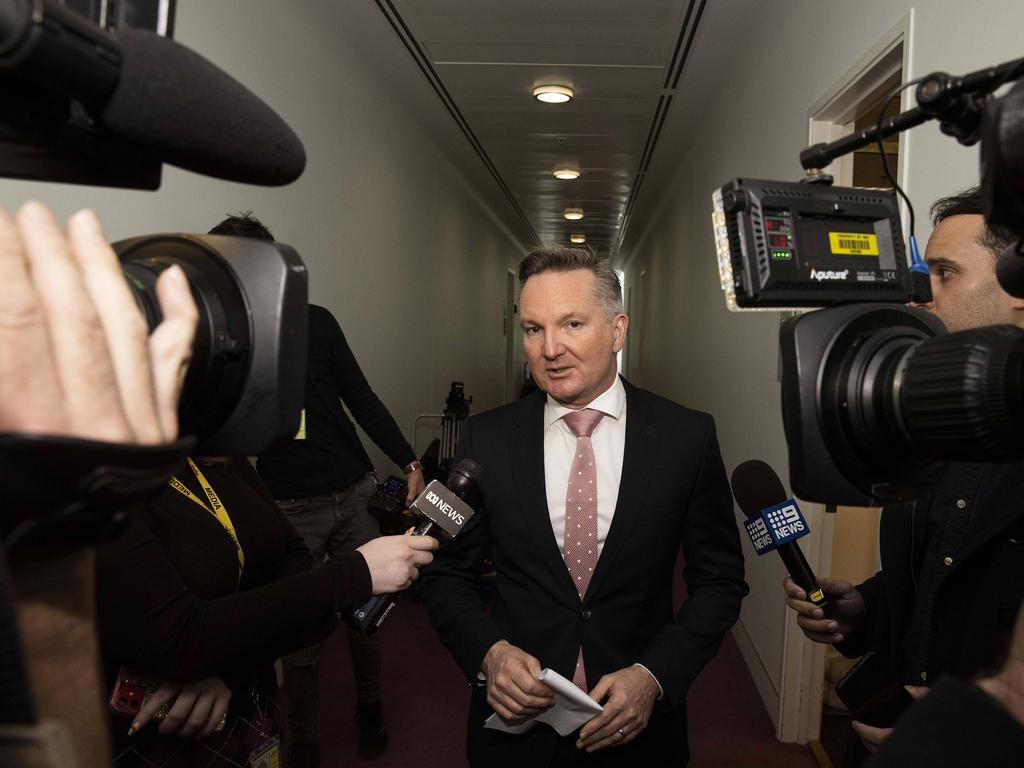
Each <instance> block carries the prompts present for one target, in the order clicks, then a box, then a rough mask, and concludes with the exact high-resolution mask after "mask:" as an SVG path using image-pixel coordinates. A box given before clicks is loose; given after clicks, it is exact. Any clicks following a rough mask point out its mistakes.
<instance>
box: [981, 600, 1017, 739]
mask: <svg viewBox="0 0 1024 768" xmlns="http://www.w3.org/2000/svg"><path fill="white" fill-rule="evenodd" d="M978 687H980V688H981V689H982V690H983V691H985V692H986V693H987V694H988V695H989V696H991V697H992V698H994V699H995V700H996V701H998V702H999V703H1000V704H1002V705H1003V706H1004V707H1005V708H1006V710H1007V711H1008V712H1009V713H1010V715H1011V716H1012V717H1014V718H1015V719H1016V720H1017V722H1018V723H1020V724H1021V727H1024V608H1022V609H1021V610H1020V611H1018V613H1017V623H1016V625H1015V626H1014V629H1013V639H1012V640H1011V641H1010V649H1009V651H1008V652H1007V655H1006V663H1004V664H1003V668H1002V669H1000V670H999V671H998V672H997V673H996V674H995V675H993V676H992V677H986V678H984V679H983V680H979V681H978Z"/></svg>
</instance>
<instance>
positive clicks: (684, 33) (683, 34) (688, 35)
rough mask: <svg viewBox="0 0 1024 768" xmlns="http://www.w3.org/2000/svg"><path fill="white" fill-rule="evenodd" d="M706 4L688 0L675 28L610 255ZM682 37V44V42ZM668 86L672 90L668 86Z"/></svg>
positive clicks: (626, 219) (625, 224)
mask: <svg viewBox="0 0 1024 768" xmlns="http://www.w3.org/2000/svg"><path fill="white" fill-rule="evenodd" d="M706 4H707V0H700V5H699V6H698V7H697V13H696V14H695V15H694V14H693V9H694V6H696V5H697V0H690V4H689V6H688V7H687V9H686V16H684V17H683V23H682V26H681V27H680V28H679V39H678V40H677V41H676V47H675V51H674V52H673V54H672V62H671V63H670V65H669V67H668V71H667V74H666V75H665V85H664V89H665V90H666V91H668V92H667V93H663V94H662V95H661V96H660V97H659V100H658V108H657V109H656V110H655V112H654V119H653V120H652V121H651V127H650V130H649V131H648V132H647V142H646V144H645V145H644V151H643V153H642V154H641V156H640V164H639V166H638V168H637V171H636V176H635V177H634V179H633V186H632V188H631V189H630V191H629V199H628V200H627V201H626V209H625V212H624V213H623V215H622V225H621V226H620V227H619V235H618V237H617V238H616V242H615V250H614V252H613V253H612V254H611V257H612V258H613V259H614V258H618V255H619V249H620V248H621V247H622V241H623V239H624V238H625V236H626V229H627V227H628V226H629V220H630V216H631V215H632V213H633V207H634V205H635V204H636V201H637V198H638V197H639V195H640V188H641V187H642V186H643V181H644V177H645V176H646V174H647V169H648V168H649V167H650V164H651V159H652V158H653V156H654V150H655V148H656V147H657V144H658V138H659V137H660V136H661V129H662V128H663V127H664V125H665V120H666V118H667V117H668V111H669V107H671V106H672V97H673V95H674V94H673V93H672V90H674V89H675V88H676V86H677V85H678V84H679V78H680V77H681V76H682V74H683V68H684V66H685V65H686V60H687V58H689V55H690V48H691V47H692V46H693V38H694V36H695V35H696V33H697V26H698V25H699V24H700V19H701V16H703V14H704V6H705V5H706ZM691 16H692V17H693V23H692V24H691V23H690V18H691ZM684 41H685V44H684ZM670 89H672V90H670Z"/></svg>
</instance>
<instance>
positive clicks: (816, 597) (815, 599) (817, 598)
mask: <svg viewBox="0 0 1024 768" xmlns="http://www.w3.org/2000/svg"><path fill="white" fill-rule="evenodd" d="M824 599H825V596H824V595H823V594H822V593H821V590H820V589H816V590H814V591H813V592H811V602H812V603H820V602H821V601H822V600H824Z"/></svg>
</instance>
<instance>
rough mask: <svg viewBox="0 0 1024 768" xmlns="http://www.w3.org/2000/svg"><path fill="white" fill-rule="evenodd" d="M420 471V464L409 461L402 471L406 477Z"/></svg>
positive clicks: (421, 467)
mask: <svg viewBox="0 0 1024 768" xmlns="http://www.w3.org/2000/svg"><path fill="white" fill-rule="evenodd" d="M422 469H423V465H422V464H420V463H419V462H418V461H410V462H409V463H408V464H406V465H405V467H404V468H403V469H402V471H403V472H405V474H407V475H411V474H412V473H413V472H417V471H420V470H422Z"/></svg>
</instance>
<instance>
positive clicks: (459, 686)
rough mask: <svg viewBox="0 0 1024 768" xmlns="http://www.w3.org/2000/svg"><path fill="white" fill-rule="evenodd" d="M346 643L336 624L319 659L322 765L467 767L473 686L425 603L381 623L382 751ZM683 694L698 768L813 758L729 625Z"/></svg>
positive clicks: (797, 767) (782, 764)
mask: <svg viewBox="0 0 1024 768" xmlns="http://www.w3.org/2000/svg"><path fill="white" fill-rule="evenodd" d="M345 643H346V639H345V633H344V632H336V633H335V634H334V636H333V637H332V638H331V639H330V640H329V641H328V642H327V643H326V645H325V649H324V655H323V658H322V662H321V674H320V684H321V759H322V762H321V765H322V766H323V768H341V767H342V766H379V767H380V768H460V766H465V765H466V757H465V741H466V724H465V723H466V707H467V705H468V702H469V686H468V685H467V684H466V682H465V680H464V679H463V677H462V674H461V672H460V671H459V670H458V668H457V667H456V666H455V663H454V662H453V661H452V659H451V657H450V656H449V655H448V652H447V651H446V650H445V649H444V648H443V647H442V646H441V644H440V643H439V642H438V640H437V636H436V635H435V634H434V631H433V630H432V629H431V628H430V625H429V624H428V623H427V619H426V614H425V612H424V611H423V608H422V606H420V605H418V604H415V603H413V602H411V601H408V600H406V601H403V602H400V603H399V604H398V606H396V608H395V609H394V611H393V612H392V613H391V615H390V616H389V617H388V620H387V623H386V624H385V632H384V690H385V701H384V711H385V715H386V717H387V722H388V727H389V730H390V732H391V746H390V748H389V750H388V753H387V754H386V755H385V756H384V757H383V758H381V759H380V760H374V761H368V760H360V759H359V758H358V757H357V756H356V731H355V725H354V723H353V722H352V713H353V702H354V701H355V692H354V688H353V684H352V672H351V668H350V664H349V659H348V649H347V648H346V647H345ZM687 703H688V707H689V715H690V722H689V730H690V751H691V753H692V760H691V761H690V765H691V766H693V768H712V767H713V768H731V767H733V766H744V767H747V766H750V767H751V768H753V767H754V766H756V767H757V768H775V767H776V766H778V767H779V768H802V766H807V767H808V768H815V766H816V765H817V763H816V762H815V761H814V759H813V757H812V756H811V753H810V751H809V750H808V749H807V748H806V747H803V746H799V745H795V744H781V743H779V742H778V741H776V740H775V738H774V735H773V729H772V725H771V721H770V720H769V718H768V713H767V712H766V711H765V708H764V706H763V705H762V703H761V699H760V697H759V696H758V694H757V690H756V688H755V687H754V682H753V680H752V679H751V677H750V673H749V672H747V668H746V666H745V665H744V663H743V659H742V657H741V656H740V653H739V649H738V648H737V647H736V643H735V641H734V640H733V639H732V634H731V633H729V634H726V637H725V642H724V643H723V644H722V650H721V651H720V652H719V654H718V656H716V657H715V658H714V659H713V660H712V661H711V663H709V664H708V666H707V667H706V668H705V669H704V671H703V672H702V673H701V675H700V677H698V678H697V681H696V682H695V683H694V685H693V688H692V689H691V690H690V695H689V697H688V699H687ZM666 765H669V763H666ZM523 768H533V766H524V767H523ZM638 768H639V767H638Z"/></svg>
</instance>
